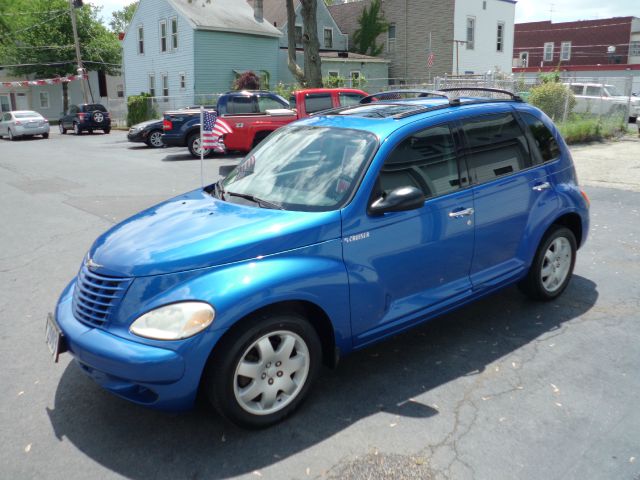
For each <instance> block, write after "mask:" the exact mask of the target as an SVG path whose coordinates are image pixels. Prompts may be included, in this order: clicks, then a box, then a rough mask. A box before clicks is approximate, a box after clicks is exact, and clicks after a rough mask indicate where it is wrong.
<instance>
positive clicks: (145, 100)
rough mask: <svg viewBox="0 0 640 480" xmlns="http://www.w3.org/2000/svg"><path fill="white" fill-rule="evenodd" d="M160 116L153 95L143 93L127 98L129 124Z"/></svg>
mask: <svg viewBox="0 0 640 480" xmlns="http://www.w3.org/2000/svg"><path fill="white" fill-rule="evenodd" d="M154 118H158V111H157V110H156V109H155V106H154V105H153V100H152V99H151V95H149V94H148V93H141V94H140V95H131V96H130V97H129V98H127V126H129V127H130V126H131V125H135V124H136V123H140V122H144V121H145V120H153V119H154Z"/></svg>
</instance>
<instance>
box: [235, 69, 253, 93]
mask: <svg viewBox="0 0 640 480" xmlns="http://www.w3.org/2000/svg"><path fill="white" fill-rule="evenodd" d="M233 89H234V90H260V77H258V75H256V74H255V73H254V72H252V71H251V70H247V71H246V72H243V73H241V74H240V76H238V78H236V81H235V82H233Z"/></svg>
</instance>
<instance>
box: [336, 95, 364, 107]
mask: <svg viewBox="0 0 640 480" xmlns="http://www.w3.org/2000/svg"><path fill="white" fill-rule="evenodd" d="M363 98H364V95H359V94H357V93H339V94H338V100H339V101H340V106H349V105H358V104H359V103H360V100H362V99H363Z"/></svg>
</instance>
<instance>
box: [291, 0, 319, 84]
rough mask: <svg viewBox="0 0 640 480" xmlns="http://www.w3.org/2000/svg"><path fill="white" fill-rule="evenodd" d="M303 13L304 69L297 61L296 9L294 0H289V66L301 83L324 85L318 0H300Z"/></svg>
mask: <svg viewBox="0 0 640 480" xmlns="http://www.w3.org/2000/svg"><path fill="white" fill-rule="evenodd" d="M300 4H301V8H300V13H301V15H302V31H303V34H302V47H303V49H304V69H302V68H301V67H300V65H298V63H297V61H296V29H295V25H296V11H295V8H294V6H293V0H287V40H288V51H289V58H288V67H289V71H290V72H291V73H292V74H293V76H294V77H296V80H297V81H298V83H300V84H301V85H304V86H306V87H310V88H314V87H322V70H321V67H322V60H321V59H320V41H319V40H318V21H317V19H316V11H317V9H318V3H317V0H300Z"/></svg>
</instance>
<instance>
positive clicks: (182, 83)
mask: <svg viewBox="0 0 640 480" xmlns="http://www.w3.org/2000/svg"><path fill="white" fill-rule="evenodd" d="M178 76H179V78H180V90H184V89H185V88H187V78H186V75H185V74H184V73H182V72H181V73H179V74H178Z"/></svg>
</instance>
